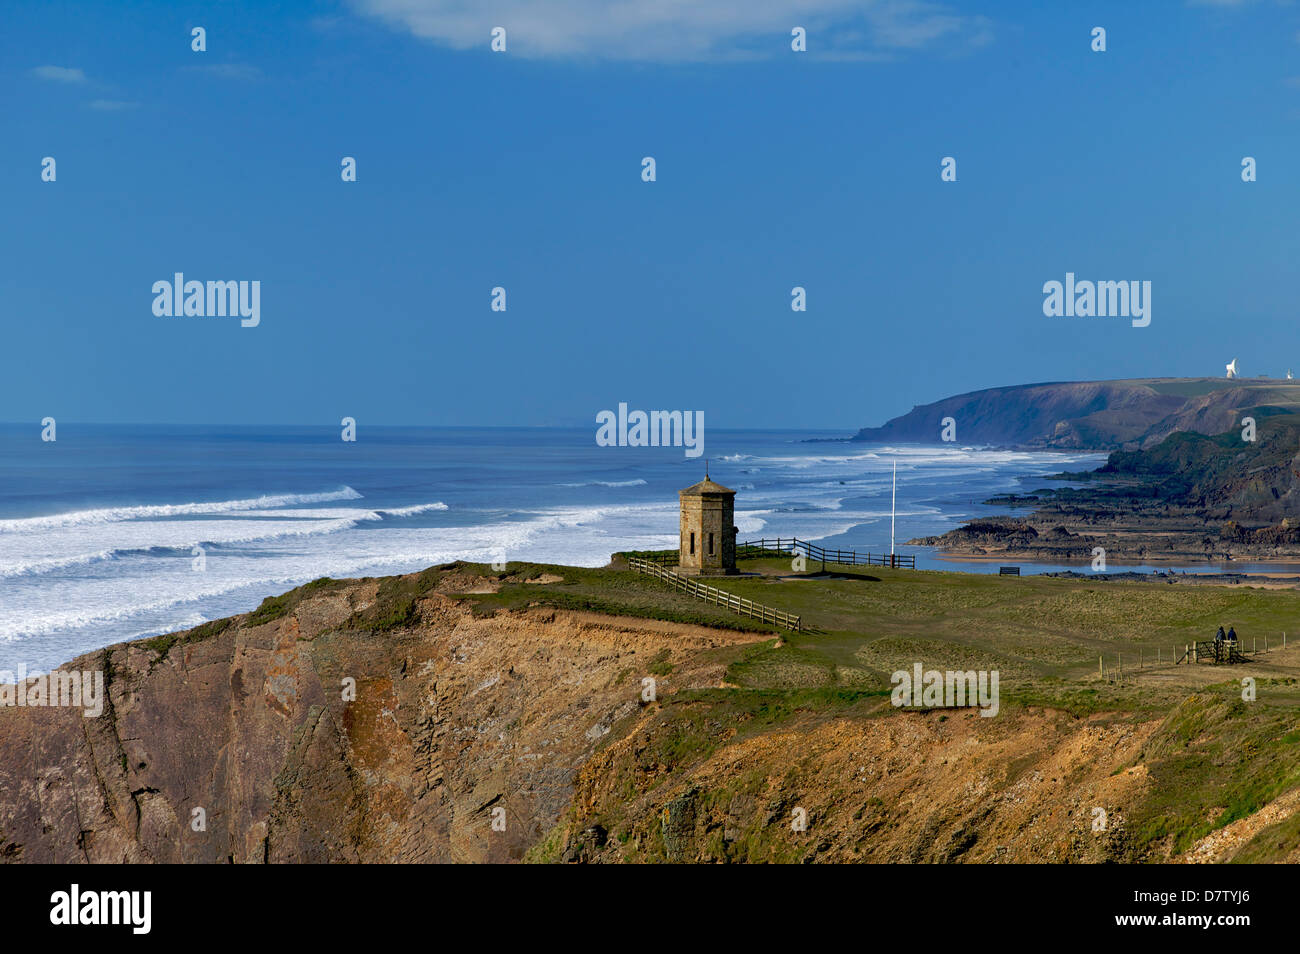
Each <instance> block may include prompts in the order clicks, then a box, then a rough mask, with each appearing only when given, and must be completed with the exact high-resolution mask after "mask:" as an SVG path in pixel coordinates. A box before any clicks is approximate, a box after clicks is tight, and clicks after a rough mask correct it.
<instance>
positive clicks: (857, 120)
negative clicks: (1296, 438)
mask: <svg viewBox="0 0 1300 954" xmlns="http://www.w3.org/2000/svg"><path fill="white" fill-rule="evenodd" d="M1134 6H1135V5H1133V4H1125V3H1114V4H1110V3H1107V4H1088V3H1070V4H1068V5H1067V4H1051V5H1047V4H1035V3H999V4H974V3H964V2H954V3H913V2H908V0H904V2H888V3H867V2H855V0H748V2H741V0H697V2H695V3H691V4H666V3H660V4H644V5H634V4H622V5H618V6H612V5H610V4H605V3H599V2H596V0H551V2H548V3H538V2H531V3H530V2H525V0H502V2H498V3H495V4H494V3H492V2H490V0H482V2H469V0H463V2H449V0H358V2H355V3H352V2H336V3H319V4H307V3H301V4H299V3H289V2H286V3H275V4H273V3H219V4H197V3H195V4H187V3H170V2H167V3H164V2H157V3H123V2H118V3H112V4H109V3H104V4H97V3H79V4H74V3H59V2H21V0H19V2H15V0H9V2H7V3H6V4H5V9H4V13H3V14H2V15H0V16H2V18H3V26H4V29H3V30H0V63H2V64H3V66H0V69H2V70H3V92H2V93H0V96H2V97H3V98H2V99H0V117H2V118H0V124H2V125H3V129H4V136H3V145H0V178H2V181H3V201H4V207H5V216H4V218H5V223H6V226H7V227H6V228H5V229H4V230H3V232H0V257H2V260H3V263H4V267H3V268H0V309H2V311H0V321H2V322H3V324H2V326H0V349H2V350H3V353H4V358H5V360H4V373H3V376H2V377H0V420H7V421H31V422H35V421H39V420H40V419H41V418H42V417H44V416H46V415H50V416H54V417H56V418H57V419H59V421H60V422H63V421H65V420H66V421H105V422H147V423H182V424H184V423H229V424H261V423H265V424H285V423H298V424H311V423H321V424H330V425H335V424H337V422H338V420H339V419H340V418H341V417H342V416H344V415H349V416H353V417H355V418H356V419H357V420H358V421H360V422H363V423H368V424H573V423H580V424H588V423H591V422H592V421H593V420H594V416H595V414H596V412H598V411H600V410H602V409H606V408H616V407H617V405H618V403H619V402H620V401H623V402H627V403H628V404H629V405H630V406H632V407H634V408H638V407H639V408H646V409H691V410H703V411H704V412H705V416H706V421H707V424H708V425H709V426H713V427H845V428H850V427H854V428H855V427H858V426H862V425H874V424H879V423H882V422H883V421H884V420H885V419H887V418H889V417H891V416H893V415H895V414H899V413H902V412H905V411H907V410H908V409H909V408H911V407H912V406H913V405H914V404H918V403H925V402H928V401H931V400H935V399H938V398H940V397H943V396H946V395H948V394H952V393H957V392H961V391H968V390H974V389H978V388H983V387H992V386H998V385H1007V384H1016V383H1023V382H1027V381H1044V380H1082V379H1096V378H1118V377H1136V376H1146V375H1200V374H1212V375H1216V376H1217V375H1221V374H1222V373H1223V365H1224V363H1225V362H1226V361H1228V360H1229V359H1230V358H1232V357H1234V356H1235V357H1238V358H1239V359H1240V362H1241V365H1242V368H1243V370H1244V373H1246V374H1254V373H1268V374H1271V375H1274V376H1281V375H1282V374H1284V373H1285V371H1286V369H1287V367H1288V366H1290V365H1294V366H1295V368H1296V370H1297V372H1300V320H1298V319H1300V309H1298V308H1297V303H1296V300H1295V284H1296V270H1297V266H1296V263H1297V262H1298V261H1300V228H1297V224H1296V223H1297V221H1300V216H1298V214H1297V213H1298V212H1300V137H1297V132H1298V131H1300V6H1297V5H1294V4H1291V3H1278V2H1273V0H1257V2H1240V3H1227V2H1220V3H1187V4H1183V3H1172V2H1171V3H1158V4H1142V5H1140V6H1141V8H1142V9H1133V7H1134ZM1043 7H1050V9H1043ZM497 25H501V26H505V27H506V29H507V52H505V53H493V52H492V51H491V50H490V49H489V42H490V35H489V34H490V31H491V29H492V27H493V26H497ZM795 25H804V26H806V27H807V28H808V33H809V35H808V45H809V52H808V53H805V54H797V53H794V52H792V51H791V50H790V45H789V44H790V36H789V33H790V28H791V27H792V26H795ZM195 26H202V27H204V28H205V29H206V31H207V51H206V52H203V53H196V52H193V51H192V50H191V48H190V42H191V33H190V31H191V29H192V28H193V27H195ZM1095 26H1102V27H1104V28H1105V29H1106V30H1107V51H1106V52H1105V53H1094V52H1093V51H1092V50H1091V49H1090V42H1091V37H1090V32H1091V30H1092V28H1093V27H1095ZM45 156H52V157H54V158H55V160H56V162H57V176H58V178H57V181H56V182H53V183H48V182H42V181H41V178H40V172H41V160H42V158H43V157H45ZM344 156H353V157H355V158H356V160H357V163H358V181H357V182H355V183H345V182H342V181H341V179H340V175H339V164H340V160H341V159H342V157H344ZM643 156H654V157H655V159H656V162H657V173H658V181H656V182H654V183H646V182H642V181H641V176H640V172H641V159H642V157H643ZM944 156H953V157H955V158H956V159H957V164H958V165H957V172H958V178H957V181H956V182H953V183H945V182H941V181H940V177H939V171H940V160H941V159H942V158H943V157H944ZM1243 156H1253V157H1255V158H1256V160H1257V162H1258V181H1256V182H1253V183H1243V182H1242V181H1241V176H1240V164H1241V159H1242V157H1243ZM177 271H181V272H184V273H185V274H186V277H187V278H192V279H199V280H208V279H212V280H227V279H236V280H241V279H242V280H258V281H260V282H261V287H262V294H261V312H262V314H261V324H260V325H259V326H258V327H257V328H241V327H240V326H239V323H238V321H237V320H230V319H198V318H182V319H167V318H158V317H155V316H154V314H153V312H152V309H151V305H152V301H153V295H152V292H151V287H152V285H153V283H154V282H155V281H158V280H168V279H170V278H171V276H172V274H173V273H174V272H177ZM1067 271H1073V272H1075V273H1076V275H1078V276H1079V277H1080V278H1092V279H1098V280H1121V279H1125V280H1149V281H1151V282H1152V286H1153V292H1152V298H1153V301H1152V305H1153V308H1152V322H1151V324H1150V326H1149V327H1147V328H1133V327H1131V326H1130V325H1129V323H1128V322H1127V321H1125V320H1122V319H1119V320H1116V319H1095V318H1094V319H1083V318H1047V317H1045V316H1044V315H1043V312H1042V302H1043V293H1042V285H1043V283H1044V282H1046V281H1049V280H1053V279H1055V280H1062V279H1063V278H1064V276H1065V273H1066V272H1067ZM498 285H500V286H504V287H505V288H506V290H507V296H508V297H507V301H508V309H507V311H506V312H504V313H497V312H493V311H491V309H490V307H489V304H490V294H491V289H492V288H493V287H494V286H498ZM795 285H800V286H803V287H805V288H806V289H807V295H808V311H807V312H806V313H804V314H796V313H793V312H792V311H791V309H790V290H791V288H792V287H793V286H795Z"/></svg>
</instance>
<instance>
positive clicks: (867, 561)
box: [736, 537, 916, 570]
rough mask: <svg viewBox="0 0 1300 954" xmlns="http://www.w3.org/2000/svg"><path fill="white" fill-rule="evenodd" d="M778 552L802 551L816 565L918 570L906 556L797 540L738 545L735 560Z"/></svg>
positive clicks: (779, 538)
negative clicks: (833, 564)
mask: <svg viewBox="0 0 1300 954" xmlns="http://www.w3.org/2000/svg"><path fill="white" fill-rule="evenodd" d="M772 550H777V551H779V552H781V553H791V554H793V553H799V552H802V553H803V554H804V555H805V556H807V557H808V559H810V560H812V561H813V562H816V563H839V564H842V565H845V566H887V567H894V568H896V569H904V570H915V569H916V557H915V556H912V555H911V554H903V553H858V552H857V551H856V550H828V549H826V548H825V547H820V546H818V545H817V544H815V543H809V542H808V541H807V540H800V539H799V538H798V537H777V538H776V539H774V540H769V539H767V538H766V537H764V538H762V539H761V540H746V541H745V542H744V543H737V544H736V558H737V559H742V558H744V557H746V556H761V555H762V554H761V553H756V552H754V551H772Z"/></svg>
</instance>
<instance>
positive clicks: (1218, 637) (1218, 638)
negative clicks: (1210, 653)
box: [1214, 626, 1237, 643]
mask: <svg viewBox="0 0 1300 954" xmlns="http://www.w3.org/2000/svg"><path fill="white" fill-rule="evenodd" d="M1214 641H1215V642H1216V643H1222V642H1225V641H1226V642H1230V643H1235V642H1236V641H1237V630H1236V627H1233V626H1229V627H1228V635H1227V636H1224V635H1223V627H1222V626H1220V627H1219V631H1218V632H1217V633H1215V634H1214Z"/></svg>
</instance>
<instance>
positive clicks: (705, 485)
mask: <svg viewBox="0 0 1300 954" xmlns="http://www.w3.org/2000/svg"><path fill="white" fill-rule="evenodd" d="M681 493H684V494H731V495H733V496H734V495H735V493H736V492H735V491H734V490H731V489H730V488H728V487H724V486H722V484H720V483H718V482H717V481H714V480H710V479H709V477H708V475H707V474H706V475H705V477H704V479H703V480H701V481H700V482H699V483H698V484H691V486H689V487H687V488H686V489H685V490H683V491H681Z"/></svg>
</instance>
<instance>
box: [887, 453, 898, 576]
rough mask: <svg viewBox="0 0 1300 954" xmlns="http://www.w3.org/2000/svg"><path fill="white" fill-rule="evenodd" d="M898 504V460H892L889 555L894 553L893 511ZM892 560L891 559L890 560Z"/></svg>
mask: <svg viewBox="0 0 1300 954" xmlns="http://www.w3.org/2000/svg"><path fill="white" fill-rule="evenodd" d="M897 506H898V461H897V460H895V461H894V492H893V494H892V495H891V496H890V498H889V555H890V556H891V557H892V556H893V555H894V511H895V509H896V508H897ZM891 562H892V561H891Z"/></svg>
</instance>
